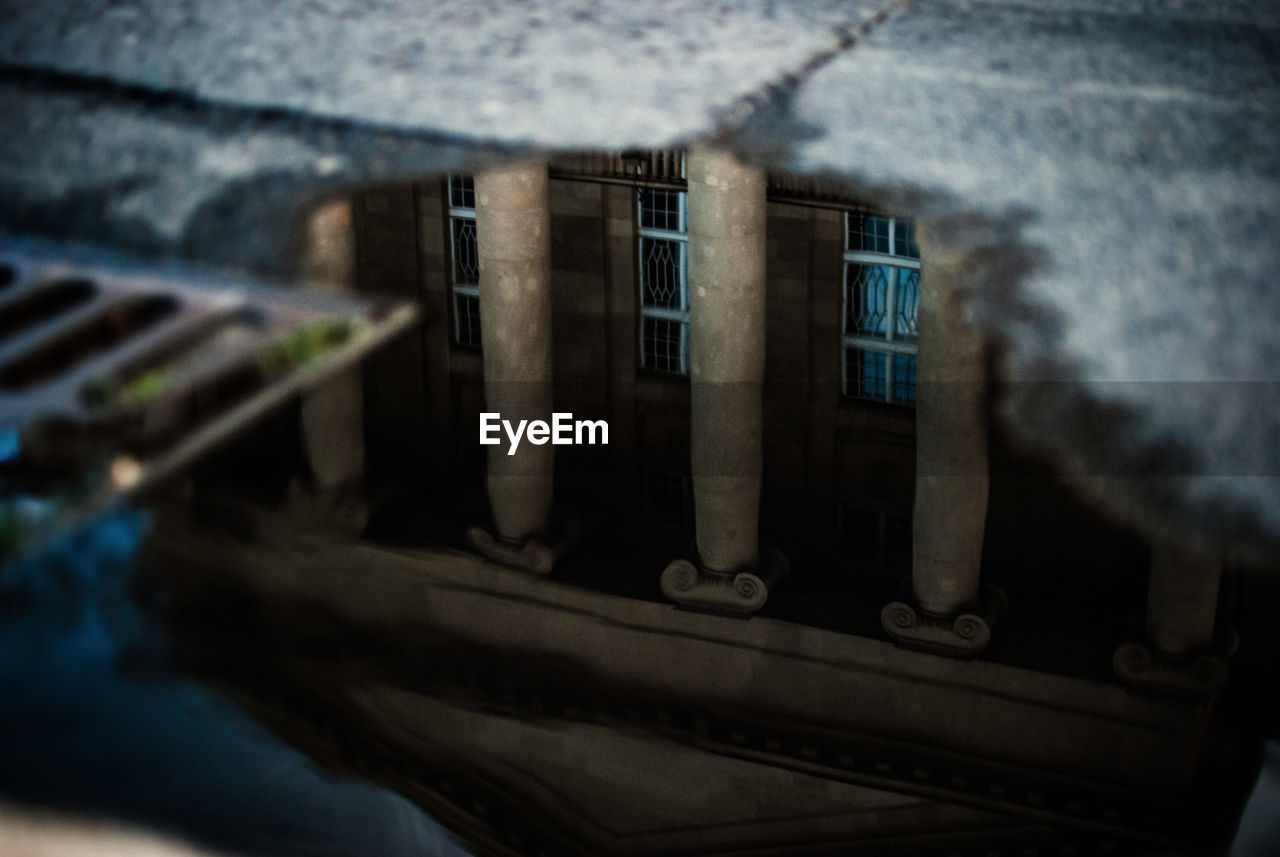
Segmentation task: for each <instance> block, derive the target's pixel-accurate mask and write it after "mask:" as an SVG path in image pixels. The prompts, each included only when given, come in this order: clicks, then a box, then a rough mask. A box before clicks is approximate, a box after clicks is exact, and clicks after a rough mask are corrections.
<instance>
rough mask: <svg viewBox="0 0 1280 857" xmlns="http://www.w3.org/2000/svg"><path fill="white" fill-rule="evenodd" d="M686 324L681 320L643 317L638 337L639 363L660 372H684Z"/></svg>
mask: <svg viewBox="0 0 1280 857" xmlns="http://www.w3.org/2000/svg"><path fill="white" fill-rule="evenodd" d="M686 326H687V325H686V323H685V322H682V321H673V320H671V319H666V318H649V317H645V318H644V319H643V321H642V328H641V337H640V352H641V354H640V360H641V364H640V365H642V366H644V368H646V369H657V370H658V371H660V372H676V373H680V372H684V371H685V369H684V366H685V361H684V340H685V336H684V335H683V334H684V328H685V327H686Z"/></svg>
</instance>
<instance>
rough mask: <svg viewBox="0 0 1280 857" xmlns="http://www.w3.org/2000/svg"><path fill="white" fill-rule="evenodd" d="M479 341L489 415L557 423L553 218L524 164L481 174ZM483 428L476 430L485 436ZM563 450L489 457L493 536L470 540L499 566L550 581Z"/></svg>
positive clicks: (538, 180) (533, 172)
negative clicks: (556, 479)
mask: <svg viewBox="0 0 1280 857" xmlns="http://www.w3.org/2000/svg"><path fill="white" fill-rule="evenodd" d="M475 189H476V238H477V247H478V252H479V261H480V331H481V347H482V348H483V350H484V395H485V406H486V409H487V410H488V411H490V412H496V413H498V414H500V415H501V418H502V419H504V420H510V421H511V422H512V424H513V425H514V424H517V423H518V422H519V421H520V420H529V421H533V420H543V421H545V422H550V420H551V413H552V386H551V215H550V210H549V208H548V203H547V167H546V164H543V163H539V162H524V163H519V164H511V165H506V166H501V167H493V168H490V169H488V170H484V171H482V172H478V173H476V176H475ZM478 428H479V427H478V426H477V427H476V430H478ZM553 450H554V447H553V446H552V445H551V444H550V443H547V444H543V445H540V446H539V445H534V444H532V443H530V442H528V440H527V439H526V440H524V441H522V442H521V443H520V445H519V446H518V447H517V449H516V454H515V455H508V454H507V452H508V445H507V443H506V442H505V439H504V442H503V443H500V444H498V445H496V446H491V447H489V466H488V489H489V506H490V508H491V510H492V512H493V526H494V530H493V532H492V533H490V532H489V531H487V530H485V529H483V528H481V527H473V528H472V529H471V530H469V531H468V537H469V538H470V540H471V542H472V544H473V545H475V546H476V548H477V549H479V550H480V551H481V552H482V553H484V554H485V555H486V556H488V557H489V558H491V559H494V560H497V561H500V562H503V563H506V564H508V565H513V566H516V567H519V568H523V569H526V570H529V571H535V572H539V573H546V572H548V571H550V570H551V566H552V565H553V564H554V561H555V554H554V551H552V550H551V549H550V548H548V547H547V545H546V543H545V541H544V539H545V536H546V533H547V530H548V527H549V524H550V520H551V502H552V492H553V468H554V465H555V454H554V451H553Z"/></svg>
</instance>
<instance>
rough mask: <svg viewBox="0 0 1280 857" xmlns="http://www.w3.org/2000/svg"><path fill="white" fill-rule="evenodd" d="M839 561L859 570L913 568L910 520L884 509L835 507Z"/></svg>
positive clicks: (854, 506) (847, 505)
mask: <svg viewBox="0 0 1280 857" xmlns="http://www.w3.org/2000/svg"><path fill="white" fill-rule="evenodd" d="M836 515H837V522H836V524H837V529H838V532H839V537H840V546H839V547H840V557H841V559H843V560H844V561H846V562H850V563H852V564H853V565H854V566H855V567H859V568H871V567H874V568H884V569H905V568H910V567H911V518H910V517H908V516H907V515H900V514H897V513H895V512H889V511H886V510H884V509H876V508H872V507H870V506H857V505H854V504H851V503H839V504H837V506H836Z"/></svg>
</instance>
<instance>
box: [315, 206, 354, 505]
mask: <svg viewBox="0 0 1280 857" xmlns="http://www.w3.org/2000/svg"><path fill="white" fill-rule="evenodd" d="M300 269H301V270H300V273H301V275H302V277H303V279H304V280H305V281H306V282H307V283H308V284H309V285H311V286H314V287H316V288H318V289H320V290H324V291H330V292H334V293H338V294H348V293H352V292H354V291H355V234H354V232H353V231H352V225H351V203H350V202H349V201H347V200H341V201H338V202H332V203H328V204H326V205H324V206H322V207H320V208H319V209H317V210H316V211H315V212H314V213H313V214H312V215H311V217H310V218H309V219H308V221H307V236H306V247H305V249H304V251H303V255H302V260H301V265H300ZM302 438H303V445H304V446H305V448H306V452H307V460H308V463H309V464H310V465H311V472H312V475H313V476H314V477H315V481H316V487H318V488H319V489H320V490H322V491H328V490H332V489H335V488H339V487H341V486H343V485H346V484H350V483H353V482H356V481H358V480H359V479H361V478H362V477H363V476H364V385H363V382H362V380H361V377H360V369H359V367H356V368H353V369H349V370H347V371H346V372H342V373H340V374H338V375H335V376H334V377H333V378H331V379H330V380H329V381H327V382H326V383H324V384H323V385H321V386H320V387H317V388H316V389H314V390H311V391H310V392H308V393H307V394H306V395H304V396H303V397H302Z"/></svg>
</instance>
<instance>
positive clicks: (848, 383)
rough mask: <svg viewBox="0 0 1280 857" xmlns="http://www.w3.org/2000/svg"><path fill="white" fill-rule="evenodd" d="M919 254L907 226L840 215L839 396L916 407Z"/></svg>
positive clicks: (875, 218) (874, 217) (875, 217)
mask: <svg viewBox="0 0 1280 857" xmlns="http://www.w3.org/2000/svg"><path fill="white" fill-rule="evenodd" d="M919 303H920V249H919V248H918V247H917V246H916V237H915V226H914V225H913V224H912V223H911V221H909V220H900V219H897V218H893V217H882V216H880V215H877V214H867V213H865V212H853V211H851V212H848V213H847V214H846V215H845V252H844V367H843V371H844V394H845V395H846V396H848V397H849V398H853V399H871V400H874V401H879V402H892V403H895V404H900V405H908V406H913V405H915V401H916V315H917V310H918V308H919Z"/></svg>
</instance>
